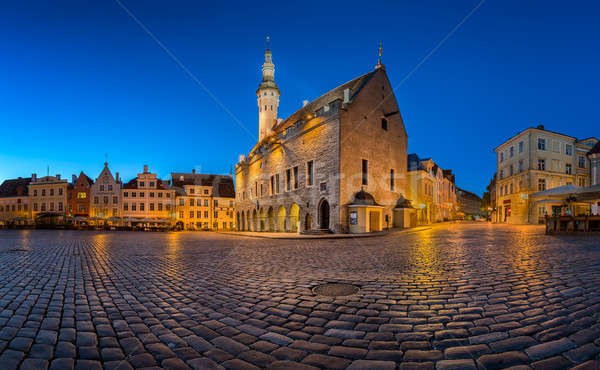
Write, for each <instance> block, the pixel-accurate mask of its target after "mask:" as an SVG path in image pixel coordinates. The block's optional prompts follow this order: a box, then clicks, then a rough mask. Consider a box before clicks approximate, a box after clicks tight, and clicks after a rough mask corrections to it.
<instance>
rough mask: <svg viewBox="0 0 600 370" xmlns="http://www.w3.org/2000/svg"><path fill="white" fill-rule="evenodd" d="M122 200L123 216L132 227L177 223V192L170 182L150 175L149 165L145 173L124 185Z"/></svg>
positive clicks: (152, 174) (145, 167)
mask: <svg viewBox="0 0 600 370" xmlns="http://www.w3.org/2000/svg"><path fill="white" fill-rule="evenodd" d="M121 199H122V205H123V208H122V211H121V212H122V216H123V219H124V221H125V222H127V223H128V224H129V225H130V226H136V225H144V224H171V223H174V222H175V217H176V214H175V191H174V190H173V189H172V188H171V186H170V184H169V181H166V180H160V179H158V178H157V177H156V174H155V173H150V172H149V171H148V165H144V172H142V173H138V175H137V177H136V178H134V179H133V180H131V181H129V182H127V183H126V184H124V185H123V188H122V189H121Z"/></svg>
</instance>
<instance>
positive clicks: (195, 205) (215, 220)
mask: <svg viewBox="0 0 600 370" xmlns="http://www.w3.org/2000/svg"><path fill="white" fill-rule="evenodd" d="M171 183H172V185H173V187H174V189H175V192H176V202H175V204H176V214H177V223H179V224H180V227H181V228H183V229H185V230H232V229H234V227H235V220H234V212H235V190H234V186H233V178H232V177H231V176H222V175H207V174H197V173H196V171H195V170H193V171H192V173H171Z"/></svg>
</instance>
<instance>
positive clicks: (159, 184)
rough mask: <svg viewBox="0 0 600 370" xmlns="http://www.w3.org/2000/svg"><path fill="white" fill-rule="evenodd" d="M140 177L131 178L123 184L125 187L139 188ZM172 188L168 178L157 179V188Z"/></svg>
mask: <svg viewBox="0 0 600 370" xmlns="http://www.w3.org/2000/svg"><path fill="white" fill-rule="evenodd" d="M137 180H138V178H137V177H134V178H133V179H131V180H129V181H128V182H127V183H125V184H124V185H123V189H137V188H138V182H137ZM169 188H170V184H169V181H168V180H160V179H156V189H159V190H160V189H162V190H168V189H169ZM143 190H150V188H143Z"/></svg>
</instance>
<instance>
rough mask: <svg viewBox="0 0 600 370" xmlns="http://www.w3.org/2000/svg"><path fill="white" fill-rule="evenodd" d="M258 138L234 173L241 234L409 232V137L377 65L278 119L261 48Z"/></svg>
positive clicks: (268, 61) (268, 57)
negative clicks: (395, 229) (400, 229)
mask: <svg viewBox="0 0 600 370" xmlns="http://www.w3.org/2000/svg"><path fill="white" fill-rule="evenodd" d="M262 76H263V78H262V82H261V83H260V85H259V87H258V89H257V91H256V96H257V102H258V110H259V138H258V142H257V143H256V145H255V146H254V148H253V149H252V150H251V151H250V153H249V154H248V155H247V156H240V160H239V162H238V163H237V165H236V166H235V180H236V225H237V228H238V229H239V230H246V231H285V232H301V231H302V232H316V231H319V232H336V233H346V232H350V233H361V232H373V231H380V230H383V229H386V228H392V227H405V226H409V225H408V222H409V221H408V220H409V219H410V213H412V212H414V210H413V209H412V207H411V206H410V202H408V201H407V200H406V199H405V198H404V195H405V194H406V186H407V179H406V173H407V160H406V158H407V135H406V130H405V127H404V122H403V120H402V116H401V114H400V111H399V108H398V104H397V102H396V99H395V97H394V93H393V91H392V87H391V85H390V82H389V80H388V77H387V75H386V71H385V67H384V66H383V64H382V63H381V59H380V60H379V62H378V63H377V65H376V67H375V69H374V70H372V71H370V72H368V73H366V74H364V75H362V76H359V77H356V78H354V79H352V80H351V81H349V82H346V83H344V84H342V85H341V86H338V87H336V88H335V89H333V90H331V91H329V92H327V93H326V94H324V95H322V96H321V97H319V98H317V99H315V100H313V101H312V102H306V101H305V102H304V104H303V107H302V108H301V109H299V110H298V111H296V112H295V113H294V114H292V115H291V116H290V117H288V118H287V119H285V120H282V119H279V118H278V117H277V110H278V106H279V99H280V90H279V87H278V86H277V84H276V83H275V78H274V76H275V66H274V64H273V61H272V53H271V51H270V50H269V48H268V47H267V50H266V51H265V61H264V64H263V66H262Z"/></svg>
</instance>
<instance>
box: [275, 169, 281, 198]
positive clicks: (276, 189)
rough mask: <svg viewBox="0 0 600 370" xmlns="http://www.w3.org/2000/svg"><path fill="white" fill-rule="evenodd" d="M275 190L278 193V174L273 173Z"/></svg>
mask: <svg viewBox="0 0 600 370" xmlns="http://www.w3.org/2000/svg"><path fill="white" fill-rule="evenodd" d="M275 192H276V193H277V194H279V193H280V189H279V174H278V173H277V174H275Z"/></svg>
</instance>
